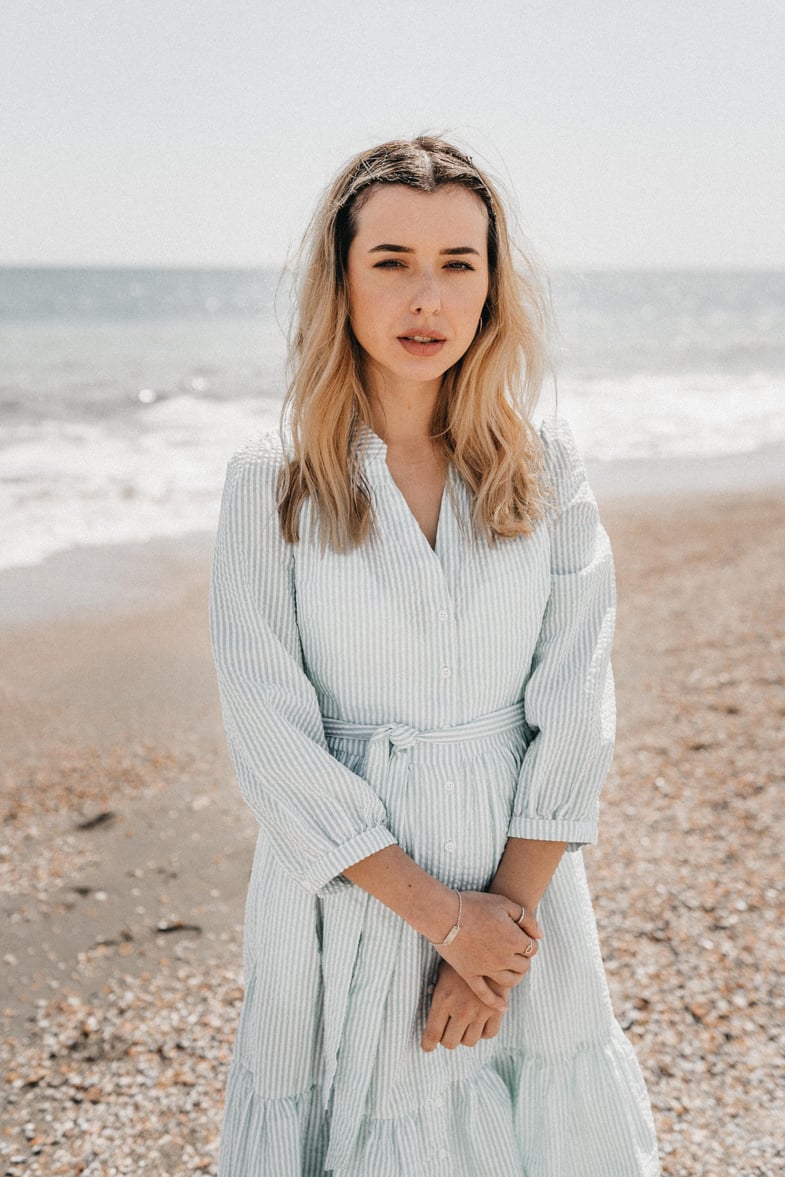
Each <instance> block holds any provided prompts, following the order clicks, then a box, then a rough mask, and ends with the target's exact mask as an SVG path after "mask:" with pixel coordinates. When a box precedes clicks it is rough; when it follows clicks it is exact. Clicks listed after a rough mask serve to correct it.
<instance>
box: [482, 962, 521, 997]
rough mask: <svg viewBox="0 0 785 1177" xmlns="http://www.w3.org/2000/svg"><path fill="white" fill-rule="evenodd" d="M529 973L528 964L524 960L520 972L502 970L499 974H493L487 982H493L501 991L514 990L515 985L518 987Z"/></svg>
mask: <svg viewBox="0 0 785 1177" xmlns="http://www.w3.org/2000/svg"><path fill="white" fill-rule="evenodd" d="M528 971H529V962H528V960H524V962H523V968H522V969H521V971H520V972H515V973H513V972H510V971H509V970H508V969H502V970H501V972H498V973H494V974H493V976H492V977H489V978H488V980H489V981H493V982H494V984H495V985H499V986H500V988H503V989H508V990H509V989H514V988H515V986H516V985H520V983H521V981H522V980H523V978H524V977H525V976H526V974H527V973H528Z"/></svg>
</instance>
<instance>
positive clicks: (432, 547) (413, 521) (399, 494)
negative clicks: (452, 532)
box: [384, 452, 451, 560]
mask: <svg viewBox="0 0 785 1177" xmlns="http://www.w3.org/2000/svg"><path fill="white" fill-rule="evenodd" d="M450 469H451V468H450V467H449V466H448V467H447V472H446V474H445V476H444V486H443V487H442V494H441V498H440V499H439V514H438V517H437V520H436V532H435V534H434V537H433V544H431V541H430V540H429V539H428V536H427V535H426V534H425V532H424V530H423V528H422V527H421V526H420V522H419V520H418V518H417V516H416V515H415V513H414V511H413V510H412V509H411V507H410V506H409V504H408V502H407V501H406V495H405V494H404V493H403V491H402V490H401V488H400V486H399V485H398V483H397V482H396V481H395V479H394V478H393V474H392V470H391V469H390V467H389V466H388V465H387V456H386V452H385V456H384V473H385V479H386V480H387V481H388V483H389V485H390V487H391V489H392V491H393V494H394V495H395V496H396V499H397V500H398V502H399V505H400V509H401V510H402V511H404V512H405V513H406V515H407V517H408V519H409V521H410V526H412V527H414V528H415V529H416V530H417V533H418V534H419V535H420V536H421V538H422V542H423V543H424V544H425V546H426V548H427V549H428V551H429V552H430V553H431V555H432V556H435V557H436V559H437V560H438V559H439V548H440V544H439V537H440V535H441V533H442V530H443V527H442V525H443V522H444V505H445V502H446V500H447V497H448V486H449V482H450Z"/></svg>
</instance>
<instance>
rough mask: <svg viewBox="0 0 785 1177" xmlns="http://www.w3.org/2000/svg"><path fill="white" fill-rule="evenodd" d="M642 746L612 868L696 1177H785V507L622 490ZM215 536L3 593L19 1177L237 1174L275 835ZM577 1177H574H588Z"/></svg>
mask: <svg viewBox="0 0 785 1177" xmlns="http://www.w3.org/2000/svg"><path fill="white" fill-rule="evenodd" d="M603 517H604V519H605V521H606V524H607V526H608V529H609V531H610V533H611V538H612V540H613V544H614V550H615V554H616V562H617V570H618V582H619V594H620V603H619V624H618V631H617V639H616V646H615V658H614V665H615V671H616V678H617V686H618V710H619V733H618V741H617V752H616V758H615V762H614V767H613V770H612V773H611V776H610V778H609V780H608V783H607V786H606V789H605V793H604V804H603V821H602V827H601V841H600V845H599V846H598V847H596V848H592V849H590V850H588V851H587V852H586V860H587V865H588V869H589V872H590V880H591V885H592V890H593V894H594V897H595V903H596V912H597V918H598V922H599V927H600V934H601V938H602V943H603V950H604V956H605V960H606V965H607V970H608V977H609V981H610V985H611V989H612V994H613V999H614V1004H615V1009H616V1012H617V1015H618V1017H619V1019H620V1021H621V1023H622V1025H623V1026H624V1028H625V1030H626V1032H627V1033H628V1035H629V1037H630V1039H631V1040H632V1042H633V1043H634V1045H635V1047H636V1050H637V1052H638V1056H639V1058H640V1061H641V1064H642V1066H643V1069H644V1072H645V1075H646V1079H647V1082H648V1084H649V1089H650V1092H651V1096H652V1100H653V1104H654V1109H655V1116H656V1120H657V1126H658V1131H659V1136H660V1144H661V1150H662V1158H663V1171H664V1173H665V1174H666V1175H668V1177H736V1175H738V1177H741V1175H742V1174H743V1175H745V1177H753V1175H754V1177H777V1175H779V1174H781V1173H782V1172H783V1171H785V1136H784V1135H783V1131H782V1125H783V1124H784V1123H785V881H783V871H782V844H783V833H785V820H783V816H782V798H783V776H784V775H785V597H784V596H783V591H782V580H783V569H785V489H784V488H782V487H781V486H778V485H773V486H772V487H770V488H768V489H766V488H765V487H764V488H761V487H758V488H757V489H755V490H746V491H735V490H734V492H733V493H732V494H728V493H726V494H721V493H711V494H709V493H705V492H697V491H693V492H690V493H689V495H687V494H685V495H682V496H679V497H673V496H671V497H665V496H648V497H644V496H638V497H630V498H626V499H621V498H611V497H608V499H607V501H605V502H604V503H603ZM209 560H210V538H209V537H204V536H193V537H189V538H188V539H186V540H183V541H155V542H154V543H150V544H145V545H138V546H136V547H129V548H119V547H118V548H103V549H95V550H89V549H83V550H81V551H75V552H72V553H66V554H64V555H62V556H58V557H53V558H51V559H50V560H48V561H47V562H46V563H44V564H42V565H39V566H37V567H35V568H29V569H18V570H13V571H10V572H6V573H2V574H0V598H2V601H3V604H2V605H1V606H0V698H1V699H2V717H1V718H0V747H2V753H3V760H4V763H3V767H2V808H3V829H2V839H0V887H1V889H2V903H3V917H2V920H3V947H2V956H3V964H2V974H1V975H2V993H0V1013H2V1016H3V1028H2V1041H1V1042H0V1052H1V1054H2V1069H3V1111H2V1127H1V1128H0V1159H1V1160H2V1164H3V1172H4V1173H6V1174H8V1175H13V1177H21V1175H22V1174H25V1175H30V1177H34V1175H36V1177H37V1175H44V1174H46V1175H54V1174H64V1175H68V1177H73V1175H74V1174H85V1175H88V1177H98V1175H99V1174H101V1175H103V1174H125V1173H133V1174H141V1175H144V1177H153V1175H155V1177H160V1175H161V1174H171V1175H176V1174H187V1173H204V1174H214V1173H215V1171H216V1163H215V1162H216V1152H217V1141H218V1133H219V1128H220V1122H221V1111H222V1099H223V1084H224V1079H225V1072H226V1067H227V1065H228V1062H229V1058H230V1053H231V1046H232V1041H233V1037H234V1031H235V1026H236V1020H237V1016H238V1012H239V1008H240V1000H241V996H242V970H241V933H242V919H243V900H244V897H245V889H246V884H247V879H248V873H249V870H250V862H251V854H252V850H253V844H254V833H255V831H254V823H253V818H252V817H251V815H250V813H249V812H248V811H247V810H246V808H245V806H244V804H243V802H242V800H241V799H240V797H239V793H238V791H237V789H236V786H235V785H234V781H233V777H232V773H231V769H230V766H229V763H228V758H227V755H226V751H225V748H224V741H223V730H222V726H221V719H220V713H219V706H218V698H217V693H216V688H215V680H214V672H213V666H212V661H211V657H210V651H209V640H208V631H207V614H206V609H207V583H208V576H209ZM565 1177H569V1175H568V1174H565Z"/></svg>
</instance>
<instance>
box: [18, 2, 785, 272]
mask: <svg viewBox="0 0 785 1177" xmlns="http://www.w3.org/2000/svg"><path fill="white" fill-rule="evenodd" d="M2 29H3V35H2V39H0V161H1V162H0V169H1V170H0V264H91V265H112V264H139V265H145V264H148V265H227V266H230V265H258V264H264V263H273V264H277V263H279V262H280V261H281V260H282V259H283V258H284V256H285V255H286V253H287V251H288V250H289V249H290V247H291V246H292V245H293V244H294V243H295V242H296V240H297V238H298V237H299V235H300V233H301V232H302V230H303V228H304V227H305V223H306V220H307V218H308V216H309V213H310V211H311V209H312V207H313V205H314V203H315V201H316V198H317V196H318V194H319V192H320V191H321V189H322V187H323V185H324V184H325V183H326V182H327V180H328V179H329V178H330V177H331V176H332V174H333V173H334V172H335V171H336V170H337V169H338V167H339V166H340V165H341V164H342V163H343V161H344V160H345V159H346V158H347V157H348V156H349V155H351V154H352V153H354V152H355V151H358V150H361V149H363V148H365V147H367V146H369V145H371V144H373V143H375V142H379V141H381V140H383V139H387V138H392V137H397V136H410V135H414V134H416V133H418V132H419V131H423V130H430V131H439V132H442V131H446V132H452V133H453V134H454V135H455V136H457V137H458V138H459V139H460V141H461V142H462V143H463V144H464V145H467V144H468V146H469V149H470V150H471V152H472V153H473V154H474V155H475V157H476V158H477V159H478V160H484V161H485V162H486V163H488V164H490V166H491V168H492V170H493V171H494V172H495V173H496V174H498V175H501V176H502V178H503V179H504V180H505V181H506V183H507V184H508V186H511V187H512V188H513V190H514V191H515V193H516V195H517V200H518V205H519V208H520V212H521V217H522V222H523V226H524V228H525V230H526V232H527V233H528V234H529V236H530V238H531V240H532V241H533V242H534V245H535V247H536V248H537V250H538V252H539V254H540V257H541V259H542V260H544V261H545V262H546V263H547V264H549V265H552V266H568V267H576V268H588V267H593V266H601V267H605V266H609V267H627V268H629V267H641V268H664V267H685V268H687V267H698V268H704V267H710V268H736V267H757V268H773V269H774V268H785V217H784V216H783V211H782V210H783V204H785V71H783V68H782V59H783V52H784V51H785V2H783V0H550V2H546V0H536V2H526V0H506V2H505V0H419V2H417V3H415V2H414V0H394V2H393V3H386V4H384V3H382V4H380V3H374V2H373V0H276V2H273V0H256V2H255V3H241V2H239V0H210V2H206V0H62V2H58V0H3V3H2Z"/></svg>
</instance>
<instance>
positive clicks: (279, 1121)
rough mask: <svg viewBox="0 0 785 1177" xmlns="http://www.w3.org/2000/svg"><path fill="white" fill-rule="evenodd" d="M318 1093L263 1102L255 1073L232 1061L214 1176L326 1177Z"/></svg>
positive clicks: (324, 1132) (315, 1090)
mask: <svg viewBox="0 0 785 1177" xmlns="http://www.w3.org/2000/svg"><path fill="white" fill-rule="evenodd" d="M320 1094H321V1093H320V1089H319V1088H318V1087H313V1088H311V1090H310V1091H306V1092H304V1093H303V1094H302V1095H293V1096H289V1097H287V1098H285V1099H263V1098H262V1097H261V1096H260V1095H258V1094H257V1093H256V1091H255V1090H254V1082H253V1073H252V1072H251V1071H249V1070H248V1069H247V1068H246V1067H244V1066H243V1065H242V1064H241V1063H239V1062H237V1061H233V1062H232V1064H231V1066H230V1067H229V1074H228V1077H227V1082H226V1103H225V1110H224V1119H223V1126H222V1128H221V1144H220V1149H219V1153H218V1177H325V1170H324V1158H325V1155H326V1152H327V1125H326V1122H325V1119H324V1115H323V1112H322V1106H321V1099H320Z"/></svg>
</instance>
